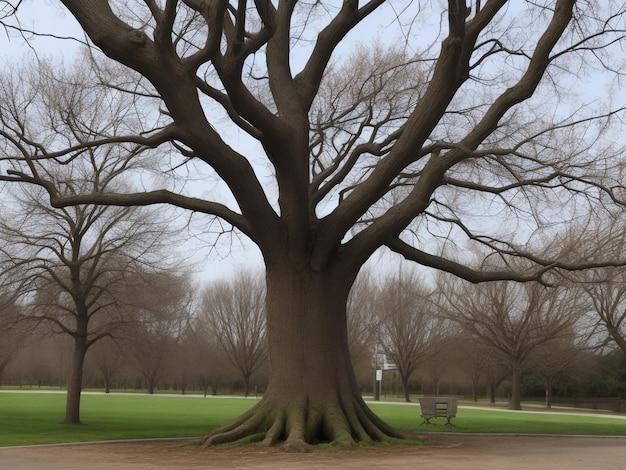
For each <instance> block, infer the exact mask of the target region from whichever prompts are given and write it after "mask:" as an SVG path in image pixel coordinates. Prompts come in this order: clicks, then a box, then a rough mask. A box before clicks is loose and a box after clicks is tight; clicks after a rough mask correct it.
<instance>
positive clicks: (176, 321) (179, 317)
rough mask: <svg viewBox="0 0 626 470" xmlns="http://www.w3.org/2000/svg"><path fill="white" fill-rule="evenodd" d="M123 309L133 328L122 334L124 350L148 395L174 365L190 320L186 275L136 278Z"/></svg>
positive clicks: (189, 299)
mask: <svg viewBox="0 0 626 470" xmlns="http://www.w3.org/2000/svg"><path fill="white" fill-rule="evenodd" d="M138 279H139V281H138V282H137V284H135V286H136V287H135V286H133V287H132V290H131V291H130V292H128V295H132V297H133V302H132V303H130V302H129V303H128V304H127V305H126V306H125V308H126V310H127V312H128V314H129V315H130V317H131V318H132V319H133V324H131V325H130V328H127V329H126V330H125V331H124V332H123V333H122V334H121V336H122V338H123V344H124V349H125V351H126V353H127V354H128V356H129V358H130V361H131V363H132V364H133V365H134V367H135V369H136V370H137V371H138V372H139V373H140V374H141V376H142V377H143V380H144V383H145V386H146V388H147V390H148V393H149V394H153V393H154V392H155V390H156V388H157V386H158V384H159V380H160V379H161V378H163V376H164V375H165V374H166V373H167V372H168V371H169V368H170V366H172V365H173V364H175V361H174V359H175V353H176V349H177V345H178V343H179V341H180V340H181V337H182V335H183V332H184V331H185V330H186V328H187V325H188V324H189V322H190V319H191V313H192V304H193V302H192V289H191V285H190V280H189V278H188V276H186V275H179V274H176V273H175V272H167V271H162V272H158V273H146V274H144V275H140V276H138Z"/></svg>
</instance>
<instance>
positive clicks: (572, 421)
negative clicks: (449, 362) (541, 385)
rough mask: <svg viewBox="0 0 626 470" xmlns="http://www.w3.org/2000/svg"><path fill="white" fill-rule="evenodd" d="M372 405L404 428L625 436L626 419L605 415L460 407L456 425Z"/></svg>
mask: <svg viewBox="0 0 626 470" xmlns="http://www.w3.org/2000/svg"><path fill="white" fill-rule="evenodd" d="M370 407H371V408H372V410H373V411H374V412H375V413H376V414H378V415H379V416H380V417H381V418H383V419H384V420H385V421H387V422H388V423H389V424H392V425H393V426H395V427H396V428H398V429H401V430H404V431H418V432H464V433H515V434H569V435H595V436H603V435H606V436H626V419H618V418H611V417H606V416H602V415H597V416H587V415H586V414H585V415H583V414H571V415H570V414H563V413H555V412H516V411H505V410H483V409H474V408H459V409H458V412H457V417H456V418H453V419H452V424H453V425H447V424H446V420H445V419H443V418H437V419H433V420H431V422H430V424H425V423H423V420H422V419H421V418H420V417H419V408H417V407H416V408H412V407H408V409H407V406H406V405H383V404H371V405H370Z"/></svg>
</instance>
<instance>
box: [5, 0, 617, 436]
mask: <svg viewBox="0 0 626 470" xmlns="http://www.w3.org/2000/svg"><path fill="white" fill-rule="evenodd" d="M60 3H61V4H62V5H63V6H64V7H65V8H66V9H67V10H68V11H69V12H71V14H72V15H73V16H74V17H75V18H76V20H77V21H78V23H79V24H80V26H81V27H82V29H83V30H84V32H85V33H86V36H87V37H88V38H89V40H90V41H91V43H90V44H91V45H92V46H93V47H94V49H98V50H100V51H102V52H103V53H104V54H105V55H106V56H108V57H109V58H111V59H112V60H114V61H117V62H119V63H121V64H123V65H125V66H127V67H128V68H130V69H132V70H134V71H135V72H136V73H137V74H138V75H139V76H140V79H139V80H138V82H137V83H139V84H138V85H137V86H135V84H132V83H130V82H128V81H126V82H120V81H119V80H118V81H115V80H113V81H112V82H111V83H110V84H111V85H115V89H117V90H123V91H132V92H137V96H139V95H140V96H142V97H145V99H146V103H145V105H146V106H147V105H148V104H152V107H151V108H150V109H147V108H146V110H145V113H144V114H143V116H140V117H139V118H140V120H141V121H142V122H144V123H145V124H144V132H142V133H135V134H134V135H128V134H126V135H125V136H124V139H125V140H126V141H127V142H129V143H134V144H135V145H137V146H148V147H161V148H162V149H170V150H172V149H176V151H177V152H178V153H179V154H178V155H176V154H174V153H168V152H161V153H160V156H158V153H157V152H155V153H154V161H155V164H157V163H158V164H159V165H160V167H159V169H160V170H161V171H162V174H163V175H166V176H167V177H165V178H161V179H155V180H154V181H146V184H145V186H144V187H142V188H141V189H140V190H130V191H128V192H124V193H122V192H119V191H111V192H96V193H89V192H88V191H87V192H83V193H81V194H69V193H67V192H64V191H63V188H59V187H57V186H55V185H54V184H52V182H50V181H49V180H48V179H47V178H46V176H45V175H43V174H39V173H34V172H33V171H32V170H33V167H36V165H37V161H35V160H33V159H32V158H30V156H21V155H20V156H19V157H18V158H14V155H11V156H10V157H9V158H10V161H6V160H5V162H4V165H5V167H4V168H5V169H7V170H8V173H5V174H4V176H3V178H4V179H6V180H9V181H22V182H23V181H28V182H31V183H34V184H40V185H42V186H43V187H45V188H46V189H47V190H48V191H49V195H50V198H51V201H52V203H53V205H55V206H65V205H72V204H81V203H90V204H91V203H98V204H113V205H116V204H117V205H147V204H163V203H165V204H171V205H174V206H178V207H181V208H184V209H187V210H190V211H192V212H193V213H194V214H197V215H202V214H204V215H206V216H207V219H206V220H208V221H213V220H214V217H217V218H219V219H220V220H221V223H222V224H224V226H225V228H226V230H228V228H229V227H228V226H232V227H233V228H234V229H235V230H236V231H237V232H238V233H241V234H243V235H244V236H246V237H247V238H249V239H250V240H251V241H252V242H253V243H254V244H255V245H256V246H257V247H258V248H259V250H260V252H261V254H262V257H263V261H264V263H265V267H266V282H267V302H266V303H267V317H268V318H267V332H268V347H269V356H270V367H271V369H270V381H269V386H268V390H267V392H266V393H265V394H264V396H263V399H262V401H261V402H260V403H259V404H258V405H257V406H256V407H255V408H254V409H252V410H251V411H250V412H249V413H247V414H246V415H245V416H244V417H243V418H242V419H240V420H237V421H235V422H234V423H233V424H232V425H229V426H227V427H225V428H224V429H220V430H216V431H215V432H214V433H213V434H212V435H211V436H209V437H208V438H207V443H217V442H223V441H230V440H236V439H240V438H243V437H245V436H247V435H250V434H253V435H257V434H259V433H262V434H264V435H265V436H266V440H265V442H266V443H267V444H272V443H275V442H277V441H282V440H285V441H286V443H287V445H288V446H291V447H294V448H302V447H303V446H304V444H306V443H317V442H320V441H340V442H344V443H346V444H349V443H353V442H355V441H364V442H371V441H380V440H385V439H387V438H388V437H389V436H397V435H399V433H398V432H396V431H394V430H393V429H391V428H390V427H389V426H386V425H385V424H384V423H382V422H381V421H380V420H379V419H378V418H377V417H376V416H375V415H374V414H373V413H372V412H371V411H370V410H369V409H368V408H367V406H366V405H365V403H364V401H363V400H362V398H361V396H360V393H359V389H358V386H357V384H356V380H355V377H354V374H353V371H352V367H351V362H350V354H349V349H348V334H347V326H346V322H347V318H346V304H347V299H348V295H349V292H350V289H351V287H352V284H353V282H354V280H355V279H356V277H357V274H358V272H359V270H360V268H361V266H362V265H363V264H364V263H365V262H366V260H368V259H369V258H370V257H371V256H372V255H373V254H374V253H375V252H376V251H377V250H379V249H380V248H381V247H383V246H386V247H387V248H389V249H390V250H392V251H394V252H396V253H398V254H399V255H401V256H403V257H404V258H406V259H407V260H409V261H412V262H415V263H418V264H421V265H424V266H429V267H433V268H436V269H440V270H444V271H448V272H451V273H453V274H455V275H457V276H460V277H461V278H464V279H468V280H471V281H473V282H480V281H488V280H498V279H515V280H519V281H528V280H537V279H542V277H543V275H544V273H545V272H546V270H547V269H549V268H553V267H568V268H576V269H578V268H583V267H587V266H594V265H603V264H617V263H622V262H623V260H622V259H615V258H612V259H609V260H604V259H594V260H586V259H571V260H560V259H554V258H550V259H547V258H544V257H541V256H539V254H538V253H537V251H536V249H535V248H536V245H535V244H534V243H531V241H533V240H529V239H530V238H532V237H541V236H543V235H545V234H546V232H549V234H548V235H549V236H551V237H553V236H554V235H555V231H557V229H558V227H559V225H561V224H563V225H567V224H569V223H571V221H572V218H573V214H574V215H575V216H579V215H582V214H581V213H582V212H583V211H585V210H588V209H590V208H592V207H591V206H593V209H594V211H593V212H592V214H593V216H594V217H599V218H602V217H603V215H604V211H605V209H606V207H608V205H610V203H609V202H608V201H609V198H612V201H615V200H617V201H620V200H621V199H620V198H621V197H622V195H621V190H620V189H619V188H621V183H620V181H619V179H620V177H621V176H620V173H619V171H613V172H609V173H607V172H606V169H612V168H613V167H614V166H615V165H616V163H617V162H616V161H615V160H613V159H612V157H613V156H615V155H618V154H619V149H618V148H612V147H617V146H619V143H618V145H613V144H612V143H611V141H610V140H609V139H607V140H604V139H603V136H605V135H610V133H611V132H612V127H611V126H612V122H613V119H614V118H616V117H618V116H617V113H619V112H621V111H620V104H619V103H618V104H617V107H614V106H613V103H608V102H607V105H606V109H603V106H600V105H599V104H598V100H600V101H602V100H603V99H605V98H607V99H608V97H606V96H594V97H584V96H575V95H576V92H577V91H582V90H583V86H582V84H583V83H584V81H585V80H587V78H586V77H589V76H590V74H594V80H595V79H596V78H598V77H600V76H601V77H602V78H606V79H607V81H610V80H611V79H612V78H613V77H614V76H615V75H613V74H615V73H617V74H619V71H620V70H621V67H622V66H623V60H624V58H623V54H622V51H621V49H620V48H621V44H622V41H623V37H624V33H623V28H622V26H621V25H622V22H623V16H624V14H625V12H624V10H623V6H622V4H621V2H613V1H611V2H603V3H602V4H599V3H598V2H585V1H582V0H579V1H576V0H557V1H556V2H553V3H550V4H544V3H537V2H523V3H522V4H519V3H514V2H509V1H507V0H489V1H486V2H475V3H473V4H472V5H471V6H469V7H468V5H467V4H466V2H465V1H460V0H448V1H447V2H442V3H437V2H411V3H410V4H408V5H407V6H406V8H402V9H397V10H395V9H394V8H395V7H394V6H392V5H390V4H389V3H388V2H384V1H382V0H369V1H365V2H357V1H354V0H344V1H343V2H341V4H337V5H335V4H332V3H327V2H323V1H322V2H312V3H311V2H292V1H283V0H280V1H278V2H269V1H265V0H264V1H258V2H255V3H254V4H249V3H246V2H232V3H229V2H218V3H213V2H201V1H196V0H186V1H166V2H165V3H163V2H155V1H145V2H140V1H134V0H133V1H128V2H122V3H110V2H107V1H105V0H80V1H79V0H62V1H61V2H60ZM426 5H428V8H426V7H425V6H426ZM398 12H399V13H398ZM17 14H18V17H19V11H18V13H17ZM390 18H391V20H390ZM6 21H8V20H6ZM6 21H5V23H6ZM376 22H378V24H379V25H380V26H381V28H382V27H384V28H385V36H386V37H385V39H386V40H387V41H388V43H392V44H394V45H400V47H388V46H387V45H385V44H383V45H380V47H379V46H378V45H374V46H372V44H371V40H372V39H371V38H372V37H375V36H376V35H375V34H373V31H374V30H375V29H376ZM417 23H419V24H420V27H413V26H415V25H416V24H417ZM390 24H393V25H395V26H397V27H396V28H391V27H390ZM422 25H424V26H433V28H427V27H422ZM390 31H394V32H397V35H394V34H390ZM359 32H360V33H361V34H364V35H365V38H366V41H370V43H369V44H367V45H365V46H363V47H360V48H359V47H356V46H355V45H354V44H355V43H354V41H355V39H356V40H358V37H359V36H358V33H359ZM431 32H432V33H431ZM429 33H431V34H429ZM361 37H363V36H361ZM81 38H82V36H81ZM94 54H96V52H94ZM342 54H344V55H343V57H342ZM340 60H341V61H343V64H340V62H338V61H340ZM98 61H99V62H102V63H104V62H105V61H104V59H100V58H99V57H98ZM606 64H610V67H608V66H607V65H606ZM337 71H339V72H337ZM344 71H347V72H348V73H344ZM596 72H597V74H596ZM602 73H604V75H601V74H602ZM565 91H566V93H565ZM603 95H604V94H603ZM150 101H151V102H150ZM546 103H551V104H554V106H547V105H546ZM548 110H550V111H548ZM552 110H554V111H552ZM597 110H601V111H600V114H598V113H597ZM157 116H158V117H157ZM157 121H158V122H157ZM155 122H157V123H156V124H155ZM228 124H230V125H231V126H230V127H229V126H228ZM596 124H597V125H596ZM5 134H10V136H11V137H10V138H11V139H13V141H15V142H18V143H19V142H22V141H24V140H27V137H28V136H27V135H25V133H24V132H23V131H22V129H12V130H11V132H5ZM614 135H617V134H614ZM581 137H582V138H581ZM120 138H121V137H120ZM73 144H74V142H72V143H71V144H70V145H68V146H67V147H65V148H61V147H59V150H58V153H57V156H63V155H67V154H69V153H71V149H72V145H73ZM101 144H102V140H101V139H97V138H96V139H93V140H92V141H91V142H90V143H89V144H84V145H93V146H98V145H101ZM28 165H31V166H30V167H29V166H28ZM180 175H184V176H185V178H187V179H190V180H198V181H201V182H205V183H208V184H209V186H205V185H200V186H201V188H198V187H197V185H191V184H188V185H179V184H178V181H179V180H178V179H177V176H180ZM216 177H217V180H218V181H219V182H220V183H222V186H219V185H218V186H217V187H218V188H222V187H223V188H224V189H227V190H226V191H219V192H218V191H210V190H211V189H212V188H216V185H215V181H216ZM144 181H145V180H144ZM609 188H614V190H612V189H609ZM598 199H600V202H606V205H602V204H596V202H597V201H598ZM485 222H490V223H485ZM207 223H209V222H207ZM464 245H469V248H471V247H472V246H473V245H482V246H484V247H485V253H486V255H487V256H488V257H500V258H504V260H505V262H506V261H511V259H512V258H519V257H524V258H526V259H527V260H528V266H526V267H525V269H524V270H523V271H521V272H516V271H515V270H513V269H511V268H510V266H514V265H513V264H512V263H508V264H501V265H500V266H507V268H505V269H501V268H498V269H497V270H490V269H488V268H487V267H485V265H483V264H480V263H479V264H472V263H470V262H469V261H468V260H467V258H466V257H464V256H463V251H460V252H458V253H459V255H458V256H454V255H453V254H452V253H453V251H452V250H451V249H450V248H452V247H453V246H459V247H462V248H465V246H464Z"/></svg>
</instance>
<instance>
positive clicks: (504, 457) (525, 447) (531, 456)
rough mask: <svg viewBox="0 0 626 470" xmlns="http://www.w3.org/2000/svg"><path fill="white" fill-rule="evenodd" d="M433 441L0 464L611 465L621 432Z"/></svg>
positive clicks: (57, 449)
mask: <svg viewBox="0 0 626 470" xmlns="http://www.w3.org/2000/svg"><path fill="white" fill-rule="evenodd" d="M430 439H431V445H429V446H420V447H416V446H413V447H404V446H394V447H391V448H386V449H376V450H348V451H338V452H321V453H317V452H313V453H309V454H289V453H285V452H281V451H280V450H278V449H268V448H265V447H261V446H257V445H247V446H243V447H239V446H218V447H216V448H210V449H199V448H197V447H193V446H184V445H183V444H182V443H181V442H180V441H177V442H171V441H170V442H142V443H118V444H81V445H63V446H31V447H5V448H0V468H1V469H2V470H40V469H45V470H105V469H106V470H110V469H120V470H148V469H156V470H158V469H177V470H178V469H180V470H187V469H200V468H202V469H243V470H259V469H268V470H269V469H280V470H296V469H303V468H304V469H311V470H329V469H355V470H356V469H364V468H371V469H375V470H387V469H389V470H391V469H394V470H397V469H418V468H419V469H425V468H427V469H429V470H431V469H435V470H437V469H463V470H472V469H480V470H490V469H498V470H502V469H506V470H513V469H538V468H540V469H542V470H556V469H558V470H571V469H585V470H591V469H594V470H595V469H617V468H625V466H626V438H623V437H554V436H549V437H548V436H511V435H509V436H501V435H497V436H495V435H490V436H485V435H467V434H444V435H433V436H431V437H430Z"/></svg>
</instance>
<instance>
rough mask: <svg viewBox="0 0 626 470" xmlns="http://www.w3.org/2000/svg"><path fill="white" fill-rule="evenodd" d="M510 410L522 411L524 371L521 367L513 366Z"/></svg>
mask: <svg viewBox="0 0 626 470" xmlns="http://www.w3.org/2000/svg"><path fill="white" fill-rule="evenodd" d="M509 408H510V409H512V410H521V409H522V369H521V367H520V366H519V365H517V364H515V365H513V377H512V384H511V402H510V403H509Z"/></svg>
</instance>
